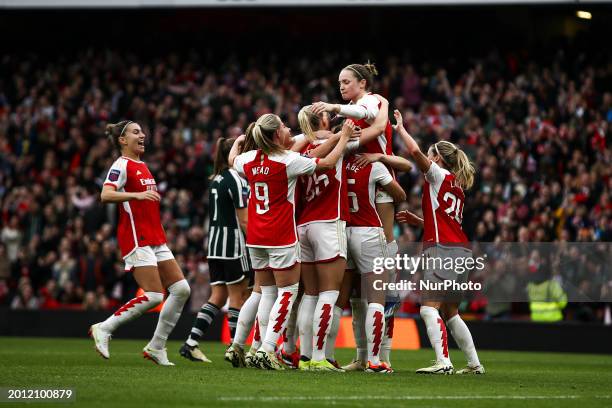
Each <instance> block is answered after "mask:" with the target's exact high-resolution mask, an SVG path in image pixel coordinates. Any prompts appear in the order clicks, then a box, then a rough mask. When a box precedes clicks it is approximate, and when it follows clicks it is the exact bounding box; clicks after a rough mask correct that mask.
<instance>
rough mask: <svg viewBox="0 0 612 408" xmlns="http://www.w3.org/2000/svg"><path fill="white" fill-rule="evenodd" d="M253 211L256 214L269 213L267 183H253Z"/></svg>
mask: <svg viewBox="0 0 612 408" xmlns="http://www.w3.org/2000/svg"><path fill="white" fill-rule="evenodd" d="M255 200H256V201H257V202H256V203H255V210H256V211H257V214H265V213H267V212H268V211H270V198H269V197H268V183H262V182H256V183H255Z"/></svg>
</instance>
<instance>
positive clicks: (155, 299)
mask: <svg viewBox="0 0 612 408" xmlns="http://www.w3.org/2000/svg"><path fill="white" fill-rule="evenodd" d="M145 296H146V297H147V298H148V299H149V302H151V307H155V306H157V305H159V304H160V303H161V302H163V301H164V294H163V293H159V292H145Z"/></svg>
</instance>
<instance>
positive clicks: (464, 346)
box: [440, 302, 485, 374]
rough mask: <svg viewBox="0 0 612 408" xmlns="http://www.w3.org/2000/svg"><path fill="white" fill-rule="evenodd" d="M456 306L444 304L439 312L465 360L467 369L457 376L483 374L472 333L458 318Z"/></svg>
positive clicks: (483, 370)
mask: <svg viewBox="0 0 612 408" xmlns="http://www.w3.org/2000/svg"><path fill="white" fill-rule="evenodd" d="M458 306H459V305H458V304H457V303H446V302H445V303H442V305H441V306H440V312H441V314H442V317H443V318H444V320H445V321H446V327H448V329H449V330H450V332H451V335H452V336H453V338H454V339H455V342H456V343H457V345H458V346H459V348H460V349H461V351H463V354H465V358H466V359H467V367H465V368H463V369H461V370H458V371H457V374H484V373H485V369H484V366H483V365H482V364H481V363H480V360H479V359H478V353H476V347H475V346H474V340H473V339H472V333H470V329H468V327H467V325H466V324H465V322H464V321H463V319H461V316H459V312H458Z"/></svg>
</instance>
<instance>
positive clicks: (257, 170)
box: [251, 166, 270, 176]
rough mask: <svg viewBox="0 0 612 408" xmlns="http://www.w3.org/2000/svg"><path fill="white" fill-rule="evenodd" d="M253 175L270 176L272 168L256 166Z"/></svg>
mask: <svg viewBox="0 0 612 408" xmlns="http://www.w3.org/2000/svg"><path fill="white" fill-rule="evenodd" d="M251 171H252V172H253V175H254V176H256V175H258V174H266V175H267V174H268V173H270V168H269V167H265V166H255V167H253V168H252V169H251Z"/></svg>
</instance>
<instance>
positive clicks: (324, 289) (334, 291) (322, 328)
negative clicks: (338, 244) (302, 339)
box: [310, 257, 346, 371]
mask: <svg viewBox="0 0 612 408" xmlns="http://www.w3.org/2000/svg"><path fill="white" fill-rule="evenodd" d="M345 269H346V259H345V258H342V257H340V258H338V259H336V260H334V261H332V262H326V263H318V264H316V271H317V280H318V284H319V298H318V300H317V305H316V307H315V312H314V316H313V323H312V327H313V334H314V337H313V342H314V344H313V350H312V360H311V364H310V369H311V370H312V369H315V370H325V371H343V370H342V369H340V368H339V367H336V366H335V365H334V364H333V363H332V362H330V361H328V360H327V359H326V358H325V351H326V342H327V341H328V335H329V332H330V329H331V326H332V323H333V322H332V320H333V314H334V307H335V306H336V301H337V300H338V295H339V294H340V287H341V285H342V279H343V277H344V270H345Z"/></svg>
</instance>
